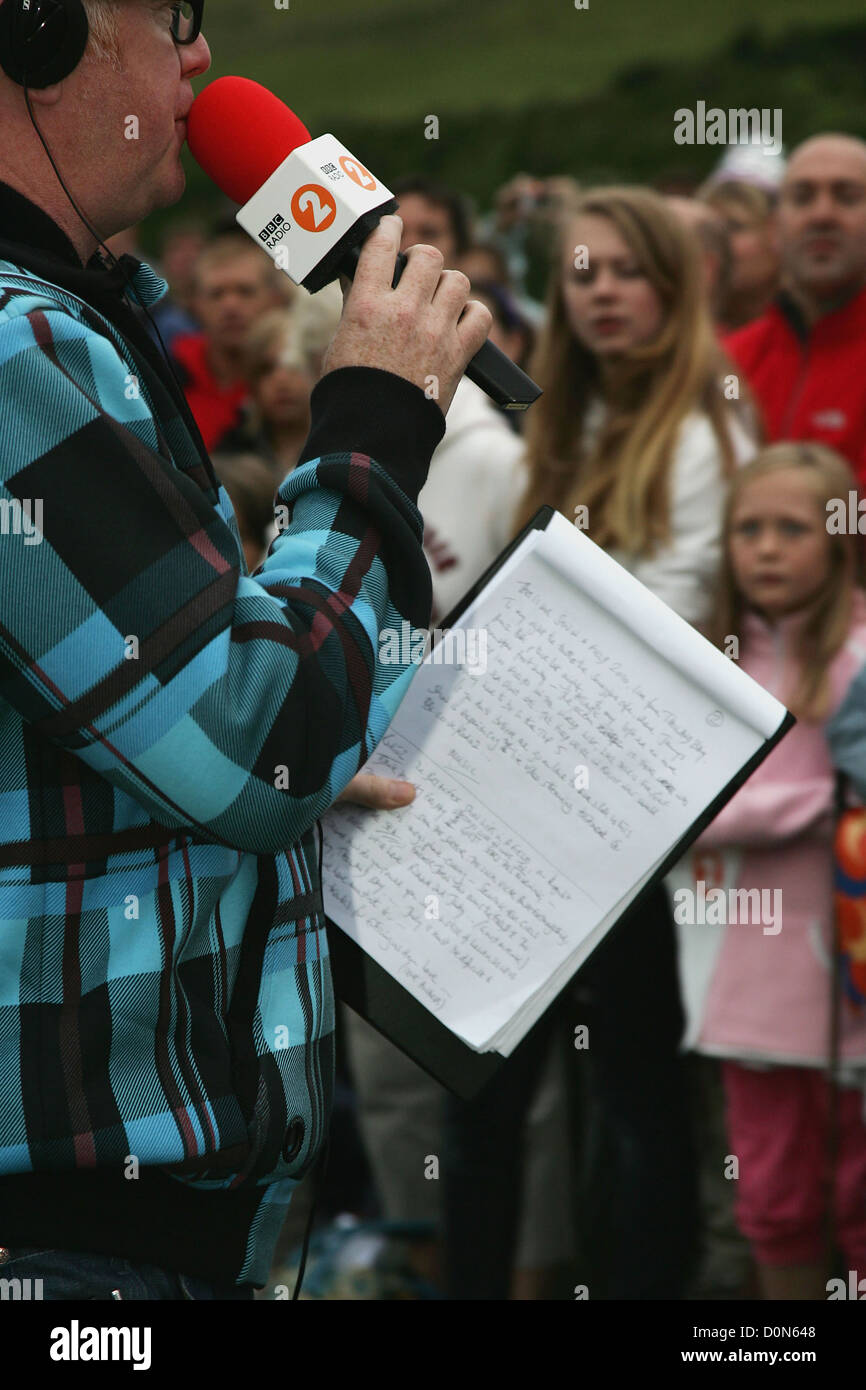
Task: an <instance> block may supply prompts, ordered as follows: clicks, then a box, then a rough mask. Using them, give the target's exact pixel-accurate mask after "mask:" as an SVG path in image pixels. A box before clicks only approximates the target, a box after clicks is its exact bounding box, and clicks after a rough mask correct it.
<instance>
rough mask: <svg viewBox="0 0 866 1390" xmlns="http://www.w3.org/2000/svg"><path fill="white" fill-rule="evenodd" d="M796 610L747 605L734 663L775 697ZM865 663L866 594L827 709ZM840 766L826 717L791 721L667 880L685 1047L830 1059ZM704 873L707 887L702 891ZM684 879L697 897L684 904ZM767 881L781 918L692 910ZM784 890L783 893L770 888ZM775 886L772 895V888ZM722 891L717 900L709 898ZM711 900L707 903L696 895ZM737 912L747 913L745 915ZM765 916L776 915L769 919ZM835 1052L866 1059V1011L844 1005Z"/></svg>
mask: <svg viewBox="0 0 866 1390" xmlns="http://www.w3.org/2000/svg"><path fill="white" fill-rule="evenodd" d="M802 622H803V618H802V617H801V616H800V615H799V614H794V615H792V616H790V617H788V618H786V619H784V620H783V621H782V622H781V623H780V624H778V626H776V627H775V628H771V627H770V626H769V625H768V624H767V623H766V622H764V621H763V619H761V618H759V617H758V616H757V614H754V613H751V614H748V615H747V618H746V622H745V625H744V631H743V635H742V640H741V643H740V665H741V666H742V668H743V670H744V671H746V672H747V674H748V675H750V676H752V677H753V678H754V679H755V680H756V681H758V682H759V683H760V684H761V685H763V686H764V687H765V688H766V689H767V690H769V691H770V692H771V694H773V695H775V696H776V697H777V698H778V699H780V700H784V699H785V697H786V695H790V692H791V689H792V684H793V681H794V679H795V677H796V666H795V660H794V656H793V653H792V647H793V643H794V639H795V638H796V634H797V632H798V630H799V628H800V626H801V624H802ZM864 662H866V600H864V599H863V598H862V596H861V595H859V594H858V597H857V606H856V609H855V616H854V621H853V623H852V626H851V631H850V633H849V638H848V642H847V644H846V645H845V647H843V649H842V651H841V652H840V653H839V655H838V656H837V657H836V659H835V661H834V663H833V665H832V667H831V670H830V680H831V691H832V706H831V715H832V714H833V713H835V711H836V709H837V708H838V707H839V704H840V703H841V701H842V699H843V698H844V696H845V692H846V691H847V689H848V687H849V685H850V684H851V681H852V680H853V678H854V676H855V675H856V674H857V672H858V671H859V670H860V669H861V668H862V667H863V665H864ZM833 800H834V772H833V767H832V764H831V761H830V753H829V748H828V745H827V740H826V737H825V730H824V726H823V725H814V724H807V723H804V722H802V721H801V722H798V723H797V724H796V725H795V727H794V728H793V729H792V730H791V731H790V733H788V734H787V736H786V737H785V738H784V739H782V741H781V743H780V744H779V745H778V747H777V748H775V749H774V750H773V752H772V753H771V754H770V755H769V757H767V758H766V759H765V760H764V762H763V763H762V764H761V766H760V767H759V768H758V769H757V771H756V772H754V773H753V774H752V776H751V777H750V778H749V780H748V782H747V783H746V785H745V786H744V787H742V788H741V790H740V791H739V792H738V793H737V794H736V796H734V797H733V798H732V799H731V801H730V802H729V803H728V805H727V806H726V807H725V808H724V810H723V811H722V812H721V813H720V814H719V815H718V816H717V817H716V819H715V820H714V821H713V823H712V824H711V825H710V826H709V827H708V829H707V830H706V831H705V832H704V833H703V835H701V836H700V837H699V838H698V840H697V841H696V842H695V845H694V846H693V847H692V849H691V851H690V852H689V854H688V855H686V856H685V858H684V859H683V860H681V861H680V864H679V865H678V866H677V868H676V869H675V870H674V871H673V873H672V874H671V875H670V876H669V879H668V887H669V889H670V890H671V891H672V893H674V917H675V920H676V921H677V930H678V935H679V945H680V975H681V980H682V985H683V995H684V1000H685V1005H686V1013H687V1020H688V1022H687V1030H686V1037H685V1045H686V1046H689V1047H692V1048H694V1049H696V1050H697V1051H700V1052H708V1053H713V1054H715V1055H716V1056H722V1057H735V1058H741V1059H746V1060H748V1059H754V1060H758V1061H760V1060H766V1061H768V1062H769V1061H776V1062H783V1063H785V1062H786V1063H789V1064H792V1065H810V1064H811V1065H819V1064H821V1063H822V1062H824V1061H826V1058H827V1048H828V1040H829V1028H830V1000H829V973H828V965H829V960H830V943H831V940H832V937H831V931H832V925H833V902H832V892H833V860H832V844H831V841H832V834H833V827H834V814H833ZM698 880H703V882H704V884H705V888H704V889H702V890H699V889H698V887H697V884H698ZM685 886H688V887H690V888H691V890H692V892H693V893H694V894H695V899H694V901H695V902H696V904H697V907H696V909H695V910H694V911H690V910H689V902H690V897H689V895H683V894H679V895H678V896H677V890H678V889H682V888H683V887H685ZM714 887H719V888H722V890H723V892H724V893H725V901H726V902H730V901H731V899H730V896H729V890H730V889H758V890H761V889H764V890H767V891H766V896H765V899H764V901H765V903H766V904H767V906H768V907H769V906H770V905H771V904H774V905H778V906H779V907H780V909H781V911H780V914H779V917H778V919H777V920H775V921H773V918H772V914H771V913H769V914H766V915H765V916H764V917H763V919H762V921H755V917H756V916H757V913H755V914H754V915H752V916H751V919H750V920H747V921H739V922H735V921H733V920H730V918H732V917H733V916H734V915H735V913H734V911H733V910H730V911H729V914H728V916H729V920H728V921H727V922H726V923H725V924H723V925H714V924H712V913H710V912H705V913H704V914H703V915H704V916H709V917H710V918H711V921H710V923H707V922H706V921H700V920H695V919H696V918H700V916H701V909H700V902H701V898H702V897H703V896H704V894H706V893H708V892H709V891H710V889H711V888H714ZM776 890H778V893H776ZM774 894H775V896H774ZM716 897H717V900H718V901H721V899H719V898H718V895H716ZM704 900H705V899H704ZM739 915H740V917H741V918H742V917H743V916H746V917H747V918H748V917H749V916H750V915H749V914H747V913H745V912H743V911H740V914H739ZM770 923H772V925H769V924H770ZM840 1038H841V1044H840V1056H841V1057H842V1058H843V1059H845V1060H848V1061H849V1062H866V1013H864V1012H860V1011H858V1010H857V1009H855V1008H854V1007H853V1006H852V1005H850V1004H849V1003H848V1002H847V1000H845V1001H843V1003H842V1013H841V1030H840Z"/></svg>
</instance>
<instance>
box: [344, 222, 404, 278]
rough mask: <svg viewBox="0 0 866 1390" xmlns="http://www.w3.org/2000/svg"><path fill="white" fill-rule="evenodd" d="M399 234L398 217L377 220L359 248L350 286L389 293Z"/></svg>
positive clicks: (398, 248)
mask: <svg viewBox="0 0 866 1390" xmlns="http://www.w3.org/2000/svg"><path fill="white" fill-rule="evenodd" d="M402 235H403V219H402V217H398V216H397V214H396V213H393V212H389V213H387V214H386V216H385V217H383V218H381V219H380V221H379V225H378V227H375V228H374V229H373V231H372V232H371V233H370V235H369V236H368V237H367V240H366V241H365V242H364V245H363V246H362V247H361V254H360V256H359V257H358V265H357V267H356V269H355V280H354V284H355V287H356V288H357V289H359V290H362V291H363V290H366V291H369V292H370V293H371V294H376V295H378V294H381V293H382V291H383V290H390V288H391V281H392V280H393V279H394V266H395V264H396V261H397V256H398V255H399V252H400V239H401V237H402Z"/></svg>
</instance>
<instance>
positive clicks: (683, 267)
mask: <svg viewBox="0 0 866 1390" xmlns="http://www.w3.org/2000/svg"><path fill="white" fill-rule="evenodd" d="M530 371H531V373H532V375H533V377H534V378H535V380H536V381H538V383H539V385H540V386H541V387H542V388H543V392H544V394H543V395H542V396H541V398H540V400H539V401H538V402H537V403H536V405H535V406H534V407H533V409H532V411H531V412H530V415H529V418H528V421H527V429H526V435H525V440H526V462H527V465H528V483H527V484H526V487H525V491H524V492H523V495H522V497H521V498H520V500H519V503H518V505H517V507H516V515H515V529H519V527H520V526H522V525H523V524H525V522H526V521H528V520H529V518H530V517H531V516H533V515H534V513H535V512H536V511H537V509H538V508H539V507H540V506H542V505H545V504H547V505H551V506H554V507H556V508H557V509H558V510H559V511H561V512H563V513H564V514H565V515H566V516H567V517H569V518H570V519H572V520H574V522H575V524H576V525H578V526H580V527H581V528H582V529H584V530H585V532H586V533H587V534H588V535H589V536H590V538H591V539H592V540H593V541H595V542H596V543H597V544H598V545H600V546H603V547H604V548H605V549H606V550H607V551H608V552H609V553H610V554H611V555H613V557H614V558H615V559H616V560H617V561H619V563H621V564H622V565H624V566H625V567H626V568H627V569H629V570H630V571H631V572H632V573H633V574H634V575H635V576H636V577H637V578H638V579H640V580H641V581H642V582H643V583H644V584H646V585H647V587H648V588H650V589H652V590H653V591H654V592H655V593H656V594H658V596H659V597H661V598H662V599H664V601H665V602H666V603H668V604H669V605H670V606H671V607H672V608H674V609H675V610H676V611H677V612H678V613H679V614H680V615H681V616H682V617H684V618H685V619H687V620H688V621H689V622H692V623H695V624H699V623H701V622H702V621H704V620H705V619H706V618H707V617H708V616H709V612H710V608H711V602H712V591H713V587H714V583H715V580H716V575H717V571H718V567H719V563H720V558H721V519H722V508H723V501H724V494H725V488H726V482H727V479H728V478H729V477H730V476H731V474H732V473H733V471H734V469H735V468H736V467H737V465H738V464H739V463H740V462H742V461H744V460H745V459H746V457H747V456H748V455H749V454H751V453H752V452H753V449H754V443H753V441H752V439H751V438H750V436H749V434H748V432H747V430H746V428H745V426H744V423H743V421H744V419H745V415H744V410H743V405H744V403H743V401H741V400H740V383H739V382H738V380H737V378H736V376H735V375H734V373H733V371H732V369H731V368H730V365H729V364H728V363H727V362H726V360H725V358H724V357H723V355H722V353H721V350H720V349H719V347H718V344H717V342H716V339H715V335H714V332H713V328H712V323H711V320H710V313H709V307H708V305H707V302H706V291H705V288H704V284H703V279H702V272H701V262H700V252H699V248H698V245H697V242H696V239H695V238H694V234H693V233H691V232H690V231H689V230H688V229H687V228H685V227H683V226H682V225H681V223H680V221H679V220H678V218H677V217H676V214H675V213H674V212H673V211H672V210H671V209H670V208H669V207H668V206H667V205H666V203H665V201H664V199H663V198H662V197H661V196H660V195H658V194H655V193H653V192H651V191H650V190H647V189H641V188H606V189H600V190H595V191H589V192H586V193H584V194H583V195H581V196H580V197H579V198H577V199H576V200H575V201H574V202H573V203H572V204H570V205H569V206H568V207H567V208H566V209H565V211H564V214H563V217H562V220H561V235H560V244H559V248H558V260H557V263H556V264H555V266H554V268H553V274H552V277H551V284H550V290H549V294H548V302H547V319H546V323H545V326H544V328H543V329H542V332H541V334H540V337H539V341H538V344H537V348H536V352H535V355H534V358H533V361H532V363H531V364H530ZM648 636H649V637H650V639H651V634H648ZM590 775H591V770H590ZM576 983H577V987H578V990H579V994H578V995H572V996H571V997H570V998H569V999H568V1001H567V1002H566V1005H565V1008H564V1010H563V1009H562V1008H561V1009H560V1011H559V1013H558V1015H557V1014H554V1015H551V1016H549V1018H548V1021H547V1024H546V1028H547V1033H548V1034H549V1033H550V1032H551V1031H552V1030H555V1029H556V1026H557V1025H556V1022H555V1019H556V1017H559V1019H560V1020H562V1026H563V1028H564V1029H566V1030H567V1031H570V1032H573V1023H574V1021H575V1016H576V1017H577V1019H578V1020H581V1021H583V1020H587V1021H588V1026H589V1035H588V1038H589V1045H588V1047H587V1049H586V1051H585V1063H586V1066H585V1070H586V1095H587V1099H588V1106H587V1113H588V1117H589V1121H590V1125H591V1129H592V1134H593V1142H592V1144H591V1145H590V1147H592V1148H593V1149H594V1151H595V1152H594V1155H593V1157H592V1160H591V1164H590V1166H591V1168H592V1170H593V1179H592V1199H593V1200H592V1202H591V1204H587V1205H588V1206H591V1208H592V1212H593V1219H597V1217H598V1216H601V1217H602V1221H601V1224H602V1226H603V1228H604V1229H603V1233H602V1235H601V1237H600V1238H595V1239H593V1232H590V1231H588V1218H587V1219H586V1220H585V1221H584V1230H583V1233H582V1234H583V1236H584V1237H587V1236H589V1240H588V1242H587V1243H588V1244H589V1245H590V1246H592V1247H593V1254H594V1255H596V1254H598V1253H599V1252H600V1250H601V1248H602V1247H603V1248H604V1251H605V1256H606V1259H605V1261H604V1262H602V1261H601V1260H598V1261H597V1262H596V1266H595V1268H594V1270H593V1275H592V1282H591V1285H590V1289H589V1295H590V1296H591V1297H608V1298H677V1297H681V1296H682V1295H683V1292H684V1290H685V1285H686V1280H687V1277H688V1274H689V1272H690V1263H691V1259H692V1256H693V1253H694V1241H695V1227H696V1217H695V1186H696V1184H695V1163H694V1158H693V1154H692V1149H691V1145H690V1135H689V1121H688V1106H687V1096H686V1074H685V1071H684V1066H683V1061H682V1059H681V1057H680V1055H679V1042H680V1037H681V1034H682V1027H683V1016H682V1008H681V1004H680V999H679V991H678V983H677V974H676V944H675V934H674V929H673V923H672V920H671V915H670V910H669V908H668V904H667V900H666V897H665V893H664V890H663V889H662V888H659V889H657V890H656V891H655V892H654V893H653V894H652V895H651V897H650V898H649V899H648V900H647V901H646V902H645V903H644V904H642V905H641V906H640V908H639V909H638V910H637V911H635V912H632V913H630V914H629V915H628V916H627V917H626V918H625V919H624V920H623V922H622V923H621V924H620V925H619V926H618V928H617V929H616V930H615V931H614V933H613V934H612V935H611V936H610V937H609V938H608V939H607V940H606V941H605V942H604V943H603V944H602V945H601V946H600V947H599V948H598V950H597V951H596V952H595V953H594V955H593V957H592V959H591V960H590V962H588V964H587V966H586V967H585V968H584V969H583V970H582V971H581V973H580V976H579V978H578V981H577V982H576ZM576 998H577V999H578V1000H579V1001H580V1002H579V1004H576V1003H575V999H576ZM566 1016H567V1017H566ZM544 1031H545V1030H544V1028H542V1029H537V1030H535V1033H534V1034H533V1036H532V1037H531V1039H530V1040H529V1041H528V1042H527V1043H526V1044H524V1046H523V1047H522V1048H521V1049H518V1051H517V1052H516V1053H515V1055H514V1057H513V1058H512V1059H510V1060H509V1062H508V1063H507V1064H506V1065H505V1066H504V1067H503V1068H502V1069H501V1071H500V1073H499V1074H498V1076H497V1077H496V1078H495V1079H494V1081H493V1082H492V1083H491V1084H490V1085H489V1086H488V1087H487V1088H486V1089H485V1091H484V1092H482V1095H481V1096H480V1097H479V1098H478V1099H477V1100H476V1101H473V1102H458V1101H454V1102H452V1103H451V1105H450V1108H449V1119H448V1126H447V1139H446V1153H447V1155H448V1161H447V1163H446V1165H445V1168H446V1172H445V1181H444V1189H445V1190H444V1196H445V1205H446V1211H447V1227H448V1229H447V1243H448V1261H449V1273H450V1284H451V1293H452V1296H454V1297H458V1298H501V1297H507V1281H508V1272H509V1269H510V1262H511V1256H512V1249H513V1232H514V1224H515V1221H516V1219H517V1203H518V1196H517V1194H518V1191H519V1184H518V1175H519V1165H520V1147H521V1146H520V1134H521V1131H522V1125H523V1117H524V1113H525V1108H526V1104H527V1102H528V1097H529V1096H530V1095H531V1093H532V1089H533V1086H534V1085H535V1083H536V1080H537V1076H538V1070H539V1067H540V1065H541V1062H542V1061H543V1057H544V1052H545V1037H544ZM572 1056H573V1057H574V1053H572ZM602 1169H604V1178H603V1179H602V1178H601V1177H600V1174H601V1171H602ZM595 1235H596V1236H598V1233H595ZM482 1251H483V1256H482V1255H481V1253H480V1252H482Z"/></svg>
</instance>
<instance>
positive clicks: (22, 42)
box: [0, 0, 89, 89]
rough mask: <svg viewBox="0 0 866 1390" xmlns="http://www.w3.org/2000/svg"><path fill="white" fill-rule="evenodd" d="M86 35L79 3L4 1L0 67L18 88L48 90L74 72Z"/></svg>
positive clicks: (0, 7) (67, 0) (0, 16)
mask: <svg viewBox="0 0 866 1390" xmlns="http://www.w3.org/2000/svg"><path fill="white" fill-rule="evenodd" d="M88 34H89V26H88V23H87V15H86V14H85V12H84V5H83V4H82V0H3V3H2V4H0V68H2V69H3V71H4V72H5V73H6V76H7V77H11V79H12V81H13V82H17V83H18V85H19V86H21V87H23V86H24V85H25V83H26V85H27V86H28V87H34V88H37V89H38V88H40V87H50V86H51V84H52V83H53V82H62V81H63V78H64V77H68V76H69V74H70V73H71V72H74V70H75V69H76V67H77V66H78V64H79V63H80V61H81V59H82V57H83V55H84V50H85V48H86V47H87V38H88Z"/></svg>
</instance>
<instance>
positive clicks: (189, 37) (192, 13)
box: [171, 0, 204, 43]
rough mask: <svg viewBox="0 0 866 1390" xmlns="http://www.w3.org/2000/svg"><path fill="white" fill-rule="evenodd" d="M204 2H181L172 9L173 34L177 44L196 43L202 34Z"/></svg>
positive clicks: (197, 0)
mask: <svg viewBox="0 0 866 1390" xmlns="http://www.w3.org/2000/svg"><path fill="white" fill-rule="evenodd" d="M203 13H204V0H180V3H179V4H177V5H172V7H171V33H172V38H173V39H174V41H175V43H195V41H196V39H197V38H198V36H199V34H200V33H201V20H202V14H203Z"/></svg>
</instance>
